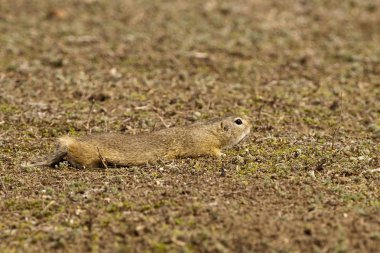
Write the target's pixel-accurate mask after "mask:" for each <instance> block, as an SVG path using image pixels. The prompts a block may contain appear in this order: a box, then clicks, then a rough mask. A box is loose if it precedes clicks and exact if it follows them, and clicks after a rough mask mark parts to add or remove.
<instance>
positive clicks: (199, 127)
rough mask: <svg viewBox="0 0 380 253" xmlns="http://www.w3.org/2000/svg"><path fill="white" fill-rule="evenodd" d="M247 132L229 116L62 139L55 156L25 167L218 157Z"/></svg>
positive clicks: (244, 123)
mask: <svg viewBox="0 0 380 253" xmlns="http://www.w3.org/2000/svg"><path fill="white" fill-rule="evenodd" d="M250 129H251V124H250V122H249V121H248V120H247V119H246V118H245V117H237V116H230V117H224V118H216V119H212V120H209V121H206V122H203V123H202V122H199V123H195V124H192V125H188V126H184V127H171V128H166V129H162V130H158V131H154V132H151V133H141V134H136V135H131V134H129V135H126V134H116V133H103V134H90V135H86V136H82V137H69V136H65V137H61V138H59V139H58V147H57V150H56V151H55V153H54V154H52V155H50V156H48V157H46V158H45V160H43V161H41V162H34V163H31V164H26V165H25V166H24V167H35V166H54V165H56V164H58V163H59V162H61V161H64V160H67V161H68V162H69V163H70V164H71V165H73V166H74V167H77V168H92V167H105V166H129V165H139V164H145V163H152V162H155V161H157V160H160V159H163V160H168V159H174V158H185V157H199V156H207V155H210V156H218V157H220V156H222V155H223V153H222V152H221V150H222V149H223V148H227V147H231V146H233V145H235V144H237V143H238V142H240V141H241V140H242V139H243V138H244V137H245V136H247V135H248V134H249V132H250Z"/></svg>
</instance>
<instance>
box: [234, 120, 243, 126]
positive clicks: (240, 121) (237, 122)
mask: <svg viewBox="0 0 380 253" xmlns="http://www.w3.org/2000/svg"><path fill="white" fill-rule="evenodd" d="M234 122H235V123H236V124H237V125H241V124H243V121H242V120H241V119H235V121H234Z"/></svg>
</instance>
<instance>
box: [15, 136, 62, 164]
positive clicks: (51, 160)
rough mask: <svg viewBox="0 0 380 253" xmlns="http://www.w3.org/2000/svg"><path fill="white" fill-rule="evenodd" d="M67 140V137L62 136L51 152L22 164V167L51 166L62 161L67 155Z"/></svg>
mask: <svg viewBox="0 0 380 253" xmlns="http://www.w3.org/2000/svg"><path fill="white" fill-rule="evenodd" d="M67 141H68V137H63V138H60V139H59V142H58V147H57V149H56V151H55V152H54V153H53V154H50V155H48V156H46V157H44V158H43V159H38V160H36V161H33V162H31V163H26V164H22V165H21V167H22V168H32V167H41V166H49V167H53V166H54V165H56V164H58V163H60V162H62V161H63V160H64V158H65V156H66V155H67Z"/></svg>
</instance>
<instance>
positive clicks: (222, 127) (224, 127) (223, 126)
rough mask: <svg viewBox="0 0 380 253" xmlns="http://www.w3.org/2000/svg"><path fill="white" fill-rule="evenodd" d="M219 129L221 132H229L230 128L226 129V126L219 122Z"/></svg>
mask: <svg viewBox="0 0 380 253" xmlns="http://www.w3.org/2000/svg"><path fill="white" fill-rule="evenodd" d="M220 128H221V129H222V130H223V131H226V132H227V131H228V130H230V128H229V127H228V125H225V124H223V122H220Z"/></svg>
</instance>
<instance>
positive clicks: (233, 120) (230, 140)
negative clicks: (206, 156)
mask: <svg viewBox="0 0 380 253" xmlns="http://www.w3.org/2000/svg"><path fill="white" fill-rule="evenodd" d="M251 127H252V125H251V123H250V122H249V121H248V119H247V118H246V117H240V116H230V117H226V118H223V119H221V120H220V122H219V123H218V133H220V135H221V139H222V146H223V147H231V146H233V145H236V144H237V143H239V142H240V141H241V140H242V139H244V137H246V136H247V135H248V134H249V132H250V130H251Z"/></svg>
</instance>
